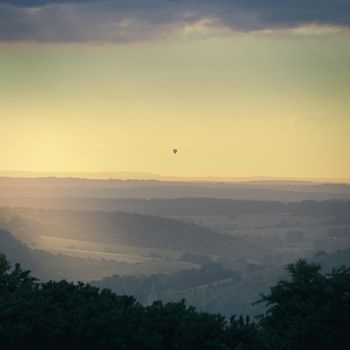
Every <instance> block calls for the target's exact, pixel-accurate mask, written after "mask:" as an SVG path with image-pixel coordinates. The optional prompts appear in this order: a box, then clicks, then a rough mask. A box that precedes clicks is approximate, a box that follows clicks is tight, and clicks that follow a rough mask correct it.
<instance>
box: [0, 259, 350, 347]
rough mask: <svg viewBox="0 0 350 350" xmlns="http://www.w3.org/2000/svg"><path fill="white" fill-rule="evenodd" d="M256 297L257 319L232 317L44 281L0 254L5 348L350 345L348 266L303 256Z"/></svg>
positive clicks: (0, 340)
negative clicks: (325, 265)
mask: <svg viewBox="0 0 350 350" xmlns="http://www.w3.org/2000/svg"><path fill="white" fill-rule="evenodd" d="M287 270H288V272H289V278H288V279H286V280H282V281H280V282H278V283H277V284H276V285H275V286H273V287H272V288H271V289H270V292H269V293H268V294H266V295H262V296H261V299H260V300H259V301H258V302H260V303H265V304H266V312H265V313H264V314H263V315H261V316H259V318H257V319H256V320H251V319H249V318H248V317H242V316H239V317H236V316H233V317H231V319H229V320H228V319H227V318H225V317H223V316H222V315H220V314H209V313H205V312H199V311H196V310H195V309H194V308H193V307H191V306H187V305H186V304H185V302H184V301H183V302H180V303H167V304H163V303H162V302H159V301H157V302H154V303H153V304H152V305H150V306H142V305H141V304H139V303H138V302H136V300H135V299H134V298H133V297H130V296H121V295H117V294H115V293H113V292H112V291H111V290H109V289H99V288H97V287H93V286H91V285H89V284H85V283H82V282H79V283H77V284H74V283H69V282H67V281H65V280H62V281H60V282H55V281H49V282H46V283H40V282H39V281H38V280H37V279H36V278H35V277H33V276H31V273H30V272H29V271H24V270H23V269H22V268H21V266H20V265H19V264H16V265H15V266H14V267H11V266H10V264H9V262H8V261H7V259H6V257H5V256H3V255H1V256H0V344H1V347H2V349H10V350H11V349H35V350H41V349H77V348H79V349H82V350H83V349H84V350H85V349H86V350H90V349H102V350H104V349H106V350H109V349H121V350H129V349H130V350H163V349H164V350H179V349H182V350H209V349H210V350H326V349H327V350H329V349H337V350H348V349H350V345H349V344H350V332H349V330H350V327H349V319H350V268H345V267H340V268H337V269H334V270H333V271H332V272H331V273H329V274H323V273H322V272H321V268H320V266H319V265H317V264H313V263H309V262H307V261H306V260H298V261H297V262H295V263H293V264H290V265H288V266H287Z"/></svg>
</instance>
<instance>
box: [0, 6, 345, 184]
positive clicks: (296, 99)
mask: <svg viewBox="0 0 350 350" xmlns="http://www.w3.org/2000/svg"><path fill="white" fill-rule="evenodd" d="M349 62H350V2H349V1H348V0H304V1H299V0H293V1H292V0H267V1H263V0H244V1H243V0H201V1H199V0H187V1H185V0H127V1H126V0H108V1H104V0H102V1H101V0H99V1H97V0H89V1H82V0H81V1H72V0H71V1H69V0H67V1H45V0H26V1H25V0H13V1H10V0H9V1H4V0H0V130H1V137H0V171H9V170H13V171H18V170H22V171H38V172H105V171H135V172H136V171H137V172H140V171H142V172H149V173H153V174H160V175H167V176H181V177H194V176H195V177H210V176H221V177H244V176H272V177H296V178H337V179H338V178H339V179H341V178H350V152H349V149H350V137H349V136H348V135H349V131H350V113H349V111H350V98H349V96H350V69H349ZM173 148H177V149H178V150H179V151H178V153H177V154H176V155H175V154H174V153H173V152H172V149H173Z"/></svg>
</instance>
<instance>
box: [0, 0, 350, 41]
mask: <svg viewBox="0 0 350 350" xmlns="http://www.w3.org/2000/svg"><path fill="white" fill-rule="evenodd" d="M303 26H312V27H313V28H315V27H327V28H339V27H342V28H343V27H345V28H349V27H350V1H349V0H85V1H84V0H61V1H59V0H51V1H50V0H0V41H39V42H132V41H142V40H152V39H157V38H167V37H169V36H171V35H174V34H180V35H188V36H190V35H210V34H211V33H216V34H218V33H224V32H226V33H227V32H229V31H239V32H250V31H260V30H264V31H266V30H277V29H293V28H294V29H295V28H299V27H303Z"/></svg>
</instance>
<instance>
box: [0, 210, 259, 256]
mask: <svg viewBox="0 0 350 350" xmlns="http://www.w3.org/2000/svg"><path fill="white" fill-rule="evenodd" d="M5 211H7V214H6V215H7V216H8V219H7V222H6V224H7V226H8V229H10V230H11V231H13V232H14V233H15V234H17V233H18V234H21V235H22V234H23V232H26V235H45V236H54V237H60V238H69V239H78V240H87V241H95V242H102V243H113V244H123V245H131V246H139V247H149V248H162V249H174V250H180V251H188V252H197V253H203V254H214V255H220V256H227V257H232V256H236V257H239V256H240V255H241V254H245V256H248V257H249V256H250V255H251V254H253V255H254V257H256V256H257V255H258V254H259V249H258V248H257V246H256V245H255V244H253V243H248V242H247V241H245V240H244V239H242V238H241V237H236V236H230V235H227V234H223V233H220V232H217V231H214V230H212V229H210V228H207V227H203V226H200V225H196V224H190V223H183V222H181V221H179V220H175V219H169V218H163V217H158V216H151V215H140V214H127V213H121V212H101V211H97V212H88V211H68V210H38V209H24V208H22V209H20V208H19V209H3V213H4V212H5ZM6 215H5V214H4V216H6Z"/></svg>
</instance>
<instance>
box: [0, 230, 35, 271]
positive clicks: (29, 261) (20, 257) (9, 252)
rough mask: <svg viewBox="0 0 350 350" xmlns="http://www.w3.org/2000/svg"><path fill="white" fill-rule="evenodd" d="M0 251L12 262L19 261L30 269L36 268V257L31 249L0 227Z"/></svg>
mask: <svg viewBox="0 0 350 350" xmlns="http://www.w3.org/2000/svg"><path fill="white" fill-rule="evenodd" d="M0 253H2V254H6V256H7V259H8V260H9V261H10V262H11V263H12V264H15V263H17V262H19V263H21V264H23V266H26V268H28V269H30V270H33V271H37V270H38V264H37V258H36V256H35V254H34V253H33V251H32V250H31V249H29V248H28V247H27V246H26V245H24V244H23V243H21V242H20V241H19V240H17V239H16V238H14V237H13V235H12V234H11V233H10V232H8V231H5V230H1V229H0Z"/></svg>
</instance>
